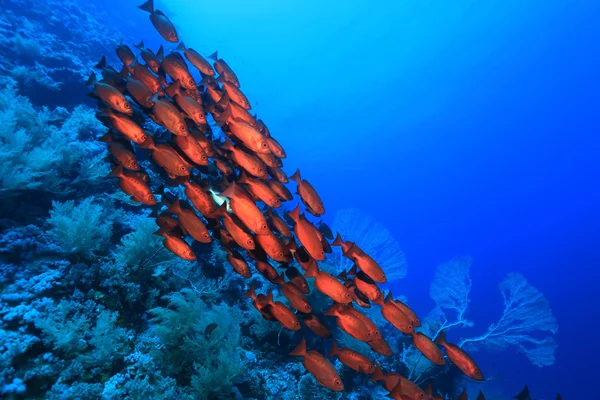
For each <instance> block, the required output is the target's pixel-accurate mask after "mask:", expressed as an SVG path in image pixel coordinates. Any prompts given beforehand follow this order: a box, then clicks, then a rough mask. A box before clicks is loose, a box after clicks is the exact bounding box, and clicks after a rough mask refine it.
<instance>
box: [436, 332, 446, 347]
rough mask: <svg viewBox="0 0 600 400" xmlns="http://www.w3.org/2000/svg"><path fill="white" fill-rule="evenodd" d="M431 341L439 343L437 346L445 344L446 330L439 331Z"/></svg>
mask: <svg viewBox="0 0 600 400" xmlns="http://www.w3.org/2000/svg"><path fill="white" fill-rule="evenodd" d="M433 343H435V344H437V345H439V346H445V345H446V331H441V332H440V333H439V334H438V335H437V337H436V338H435V340H434V341H433Z"/></svg>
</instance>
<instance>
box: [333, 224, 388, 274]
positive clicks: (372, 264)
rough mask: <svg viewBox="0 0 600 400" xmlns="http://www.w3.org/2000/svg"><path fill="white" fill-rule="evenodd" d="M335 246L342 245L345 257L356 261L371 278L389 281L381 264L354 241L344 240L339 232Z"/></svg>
mask: <svg viewBox="0 0 600 400" xmlns="http://www.w3.org/2000/svg"><path fill="white" fill-rule="evenodd" d="M332 245H333V246H341V247H342V253H343V254H344V256H345V257H347V258H348V259H350V260H352V261H354V262H355V264H356V266H357V267H358V268H360V269H361V270H362V271H363V272H364V273H365V274H366V275H367V276H368V277H369V278H371V279H372V280H373V281H375V282H377V283H385V282H387V278H386V276H385V272H383V269H382V268H381V267H380V266H379V264H378V263H377V261H375V260H374V259H373V258H371V256H369V255H368V254H366V253H365V252H364V251H362V249H361V248H360V247H358V245H357V244H356V243H354V242H350V241H348V242H344V241H343V240H342V237H341V235H340V234H339V232H338V234H337V236H336V238H335V240H334V241H333V243H332Z"/></svg>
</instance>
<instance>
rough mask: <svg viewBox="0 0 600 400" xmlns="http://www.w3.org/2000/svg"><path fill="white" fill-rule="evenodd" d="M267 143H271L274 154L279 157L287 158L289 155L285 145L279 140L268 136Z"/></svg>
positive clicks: (270, 147)
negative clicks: (284, 148) (282, 145)
mask: <svg viewBox="0 0 600 400" xmlns="http://www.w3.org/2000/svg"><path fill="white" fill-rule="evenodd" d="M267 144H268V145H269V149H270V150H271V152H272V153H273V154H275V155H276V156H277V157H279V158H286V157H287V155H286V154H285V150H283V147H281V145H280V144H279V142H278V141H277V140H275V139H274V138H272V137H270V136H269V137H267Z"/></svg>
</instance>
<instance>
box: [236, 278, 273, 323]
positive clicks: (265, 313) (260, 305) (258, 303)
mask: <svg viewBox="0 0 600 400" xmlns="http://www.w3.org/2000/svg"><path fill="white" fill-rule="evenodd" d="M244 296H246V297H249V298H251V299H252V305H253V306H254V308H256V309H257V310H258V311H259V312H260V313H261V314H262V317H263V318H264V319H266V320H268V321H277V318H275V317H274V316H273V314H271V312H270V311H269V310H270V308H271V307H270V306H269V307H268V308H267V306H268V303H267V296H265V295H264V294H259V295H256V292H255V291H254V285H250V289H248V291H247V292H246V293H244Z"/></svg>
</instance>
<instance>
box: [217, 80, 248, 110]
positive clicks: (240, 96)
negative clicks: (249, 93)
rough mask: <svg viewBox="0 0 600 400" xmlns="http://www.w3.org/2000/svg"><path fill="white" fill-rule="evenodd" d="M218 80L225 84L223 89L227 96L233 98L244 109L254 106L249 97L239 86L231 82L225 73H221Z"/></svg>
mask: <svg viewBox="0 0 600 400" xmlns="http://www.w3.org/2000/svg"><path fill="white" fill-rule="evenodd" d="M217 82H220V83H221V85H223V90H224V91H225V93H227V96H229V98H230V99H231V101H233V102H235V103H237V104H239V105H240V106H241V107H242V108H243V109H245V110H250V109H251V108H252V106H251V105H250V102H249V101H248V98H247V97H246V95H245V94H244V93H242V91H241V90H240V89H238V87H237V86H235V85H234V84H233V83H231V82H229V81H228V80H227V79H226V78H225V76H224V75H220V76H219V77H218V78H217Z"/></svg>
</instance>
